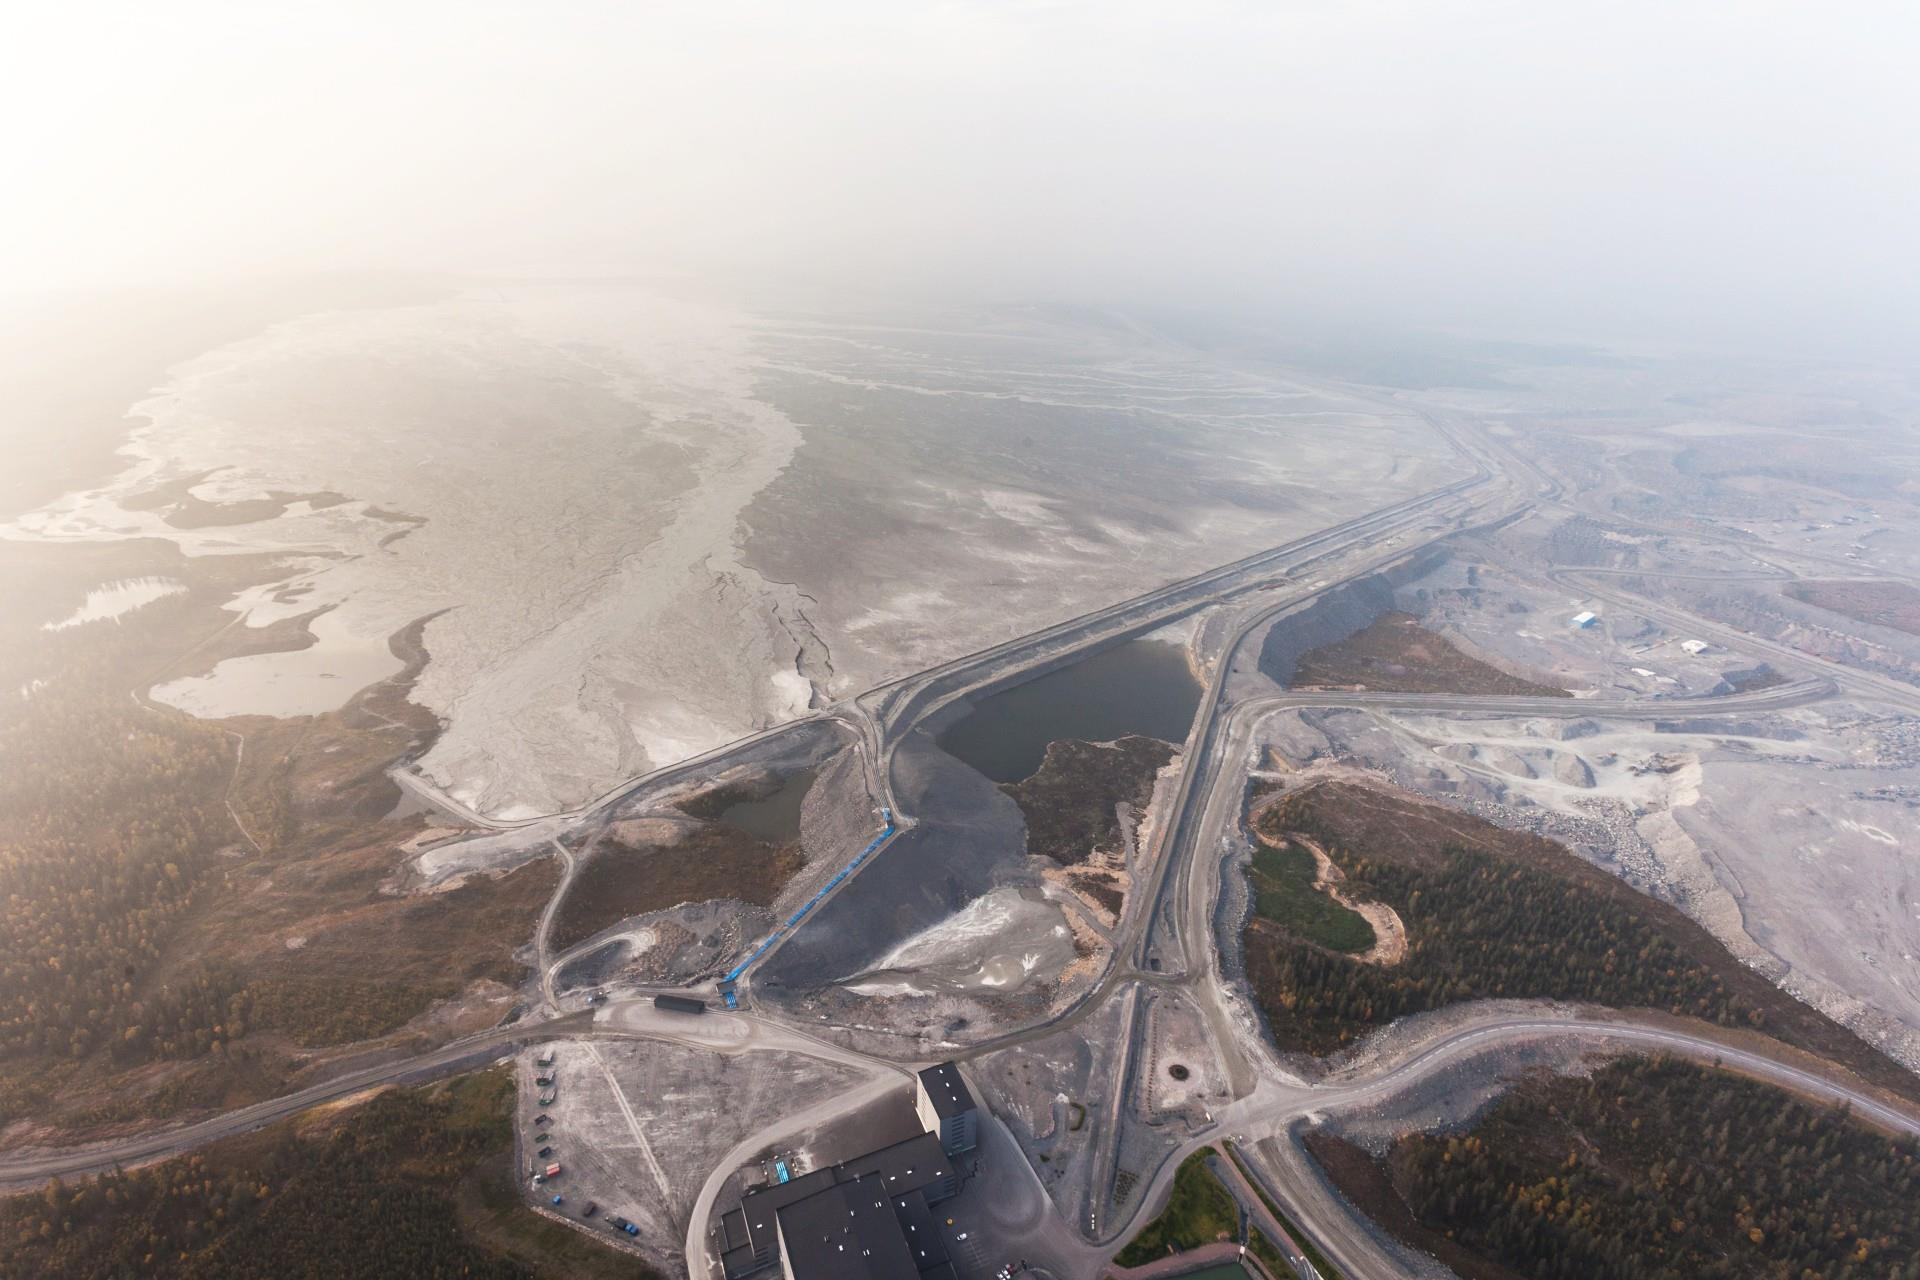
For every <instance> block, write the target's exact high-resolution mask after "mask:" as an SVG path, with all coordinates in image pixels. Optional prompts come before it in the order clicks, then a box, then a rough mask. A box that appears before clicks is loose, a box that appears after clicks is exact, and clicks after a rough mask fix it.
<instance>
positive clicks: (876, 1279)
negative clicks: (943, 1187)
mask: <svg viewBox="0 0 1920 1280" xmlns="http://www.w3.org/2000/svg"><path fill="white" fill-rule="evenodd" d="M776 1216H777V1218H778V1220H779V1224H780V1262H781V1264H782V1265H783V1266H784V1267H785V1268H786V1271H787V1275H788V1277H789V1278H790V1280H829V1278H831V1280H956V1278H955V1274H954V1270H953V1264H952V1263H951V1262H949V1261H948V1259H947V1247H946V1244H945V1243H944V1242H943V1241H942V1240H941V1239H940V1236H939V1233H938V1232H937V1231H936V1230H935V1229H934V1225H933V1212H932V1210H930V1209H928V1208H927V1199H926V1196H925V1194H924V1193H923V1192H919V1191H912V1192H909V1193H907V1194H906V1195H904V1196H894V1197H890V1196H888V1195H887V1194H886V1192H885V1191H884V1190H882V1189H881V1188H880V1186H879V1185H878V1179H876V1178H872V1177H867V1178H860V1179H856V1180H855V1181H853V1182H842V1183H839V1184H837V1185H835V1186H832V1187H829V1188H827V1189H826V1190H825V1191H821V1192H818V1193H816V1194H814V1195H811V1196H808V1197H807V1198H806V1199H804V1200H797V1201H795V1202H794V1203H792V1204H790V1205H787V1206H786V1207H785V1208H782V1209H781V1210H780V1211H779V1213H778V1214H777V1215H776Z"/></svg>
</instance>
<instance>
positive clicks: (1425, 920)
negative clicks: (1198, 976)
mask: <svg viewBox="0 0 1920 1280" xmlns="http://www.w3.org/2000/svg"><path fill="white" fill-rule="evenodd" d="M1310 796H1311V793H1303V795H1302V796H1297V797H1296V796H1290V797H1288V798H1287V799H1286V800H1283V801H1281V802H1280V804H1278V805H1276V806H1275V807H1274V809H1272V810H1269V811H1268V816H1267V818H1266V819H1265V820H1264V822H1263V829H1272V830H1276V831H1280V830H1293V831H1300V832H1303V833H1304V834H1306V835H1309V836H1312V837H1314V838H1315V839H1316V840H1318V841H1319V842H1320V843H1321V845H1322V847H1323V848H1325V849H1326V850H1327V854H1328V856H1329V857H1330V858H1332V859H1333V861H1334V862H1335V863H1336V864H1337V865H1338V866H1339V867H1340V869H1341V870H1342V871H1344V872H1345V873H1346V876H1347V883H1346V885H1345V886H1344V891H1345V892H1346V894H1347V895H1348V897H1349V898H1352V899H1354V900H1358V901H1366V900H1373V901H1378V902H1384V903H1386V904H1387V905H1388V906H1390V907H1392V908H1393V909H1394V910H1395V911H1397V912H1398V913H1399V914H1400V919H1401V921H1402V922H1403V923H1404V924H1405V925H1406V929H1407V954H1406V958H1405V959H1404V960H1403V961H1402V962H1401V963H1399V964H1397V965H1393V966H1391V967H1388V966H1381V965H1372V964H1363V963H1360V962H1358V961H1356V960H1352V959H1349V958H1347V957H1345V956H1342V955H1338V954H1336V953H1334V952H1332V951H1329V950H1327V949H1325V948H1323V947H1320V946H1317V945H1314V944H1313V943H1312V942H1310V941H1308V940H1306V939H1305V938H1303V937H1301V936H1299V935H1298V934H1295V933H1293V932H1291V931H1288V930H1286V929H1284V928H1281V927H1278V926H1275V925H1273V924H1272V923H1271V922H1269V921H1267V920H1265V919H1255V920H1254V921H1253V922H1252V924H1251V925H1250V927H1249V928H1248V929H1247V932H1246V935H1245V951H1246V964H1247V976H1248V980H1249V981H1250V982H1251V983H1252V985H1253V989H1254V992H1255V995H1256V996H1257V997H1258V999H1259V1001H1260V1006H1261V1009H1262V1011H1263V1012H1264V1013H1265V1014H1266V1017H1267V1021H1268V1023H1269V1025H1270V1026H1271V1028H1272V1030H1273V1033H1274V1036H1275V1038H1276V1039H1277V1041H1278V1042H1279V1043H1280V1044H1281V1046H1282V1047H1287V1048H1300V1049H1305V1050H1307V1051H1309V1052H1313V1053H1327V1052H1330V1051H1332V1050H1334V1049H1337V1048H1339V1047H1341V1046H1342V1045H1344V1044H1346V1043H1348V1042H1349V1041H1350V1040H1352V1039H1353V1038H1355V1037H1356V1036H1358V1035H1360V1034H1362V1033H1364V1032H1365V1031H1366V1030H1367V1029H1368V1028H1370V1027H1374V1026H1379V1025H1383V1024H1385V1023H1388V1022H1391V1021H1393V1020H1394V1019H1396V1018H1400V1017H1404V1016H1406V1015H1407V1014H1413V1013H1422V1012H1425V1011H1427V1010H1429V1009H1437V1008H1440V1007H1441V1006H1443V1005H1448V1004H1454V1003H1458V1002H1460V1001H1463V1000H1475V999H1487V998H1493V997H1515V998H1524V997H1546V998H1552V999H1562V1000H1586V1001H1592V1002H1594V1003H1597V1004H1605V1005H1613V1006H1617V1007H1644V1008H1654V1009H1663V1010H1666V1011H1668V1012H1671V1013H1676V1014H1687V1015H1691V1016H1693V1017H1698V1018H1704V1019H1706V1020H1707V1021H1710V1022H1715V1023H1719V1024H1720V1025H1723V1026H1743V1027H1758V1026H1761V1025H1762V1024H1763V1023H1764V1022H1765V1016H1764V1015H1763V1014H1762V1012H1761V1011H1760V1010H1759V1009H1757V1008H1755V1007H1754V1006H1753V1005H1751V1004H1750V1003H1748V1002H1747V1001H1746V1000H1744V999H1743V998H1741V997H1740V996H1739V995H1736V994H1735V993H1733V992H1732V991H1730V990H1728V988H1727V987H1726V985H1725V984H1724V983H1723V982H1722V981H1721V979H1720V977H1719V976H1718V975H1717V974H1715V973H1714V972H1713V970H1712V969H1710V968H1708V967H1707V966H1705V965H1703V964H1701V963H1699V962H1698V961H1696V960H1694V959H1693V958H1691V957H1689V955H1688V954H1687V953H1686V952H1685V951H1684V950H1683V949H1682V948H1681V947H1680V946H1679V945H1677V944H1676V943H1675V942H1674V941H1673V940H1672V939H1671V938H1669V937H1667V936H1666V934H1665V933H1664V932H1663V931H1662V930H1661V929H1659V928H1656V927H1655V926H1654V925H1652V924H1651V923H1649V922H1648V920H1647V919H1646V918H1645V917H1644V915H1643V914H1642V913H1641V912H1640V911H1639V910H1638V909H1637V908H1638V904H1637V903H1635V902H1633V901H1632V900H1631V899H1628V898H1623V897H1622V896H1620V895H1617V894H1608V893H1602V892H1600V891H1598V890H1596V889H1594V888H1592V887H1590V886H1589V885H1586V884H1582V883H1578V882H1575V881H1570V880H1569V879H1567V878H1566V877H1564V876H1561V875H1557V874H1555V873H1553V872H1552V871H1549V870H1546V869H1543V868H1541V867H1539V866H1537V865H1533V864H1530V863H1521V862H1516V861H1513V860H1509V859H1504V858H1501V857H1498V856H1497V855H1495V854H1492V853H1489V852H1487V851H1485V850H1482V849H1479V848H1473V847H1469V846H1466V845H1463V844H1449V845H1444V846H1442V847H1441V848H1440V850H1439V851H1438V856H1428V857H1422V858H1419V859H1417V860H1408V861H1398V860H1389V858H1384V857H1374V856H1370V855H1368V854H1363V853H1357V852H1355V851H1353V850H1351V849H1348V848H1347V847H1345V845H1344V844H1343V843H1342V840H1341V833H1340V832H1339V831H1337V830H1336V829H1335V828H1334V827H1333V826H1332V825H1331V824H1329V823H1327V822H1325V821H1323V820H1322V819H1321V815H1320V814H1319V813H1318V812H1317V811H1316V809H1315V805H1314V802H1313V800H1311V799H1310V798H1308V797H1310Z"/></svg>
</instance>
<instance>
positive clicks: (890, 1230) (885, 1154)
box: [720, 1062, 978, 1280]
mask: <svg viewBox="0 0 1920 1280" xmlns="http://www.w3.org/2000/svg"><path fill="white" fill-rule="evenodd" d="M915 1104H916V1109H917V1110H918V1111H919V1114H920V1118H921V1123H922V1124H923V1125H925V1126H926V1130H927V1131H926V1132H924V1133H918V1134H915V1135H914V1136H913V1137H911V1138H908V1139H906V1140H905V1141H903V1142H896V1143H894V1144H893V1145H892V1146H889V1147H882V1148H881V1149H880V1150H878V1151H871V1152H868V1153H867V1154H866V1155H864V1156H860V1157H858V1158H856V1159H853V1160H846V1161H843V1162H841V1163H840V1164H837V1165H833V1166H831V1167H829V1168H825V1169H815V1170H814V1171H813V1172H811V1173H808V1174H803V1175H802V1176H800V1177H798V1178H793V1179H790V1180H788V1181H786V1182H776V1183H772V1184H770V1185H768V1186H763V1187H755V1188H754V1189H753V1190H751V1191H748V1192H747V1193H746V1195H745V1196H743V1197H742V1198H741V1201H740V1207H739V1208H737V1209H733V1210H730V1211H729V1212H727V1213H725V1214H722V1215H721V1218H720V1247H721V1262H722V1263H723V1265H724V1266H725V1269H726V1274H727V1276H728V1277H729V1280H732V1278H733V1277H738V1276H745V1275H750V1274H752V1273H753V1272H756V1271H759V1270H760V1269H762V1268H763V1267H767V1266H770V1265H771V1264H772V1263H773V1261H774V1259H775V1258H776V1257H777V1258H778V1259H779V1262H780V1266H781V1269H782V1270H783V1271H784V1272H785V1274H786V1276H787V1280H958V1276H957V1273H956V1272H955V1271H954V1268H953V1263H952V1262H951V1261H949V1259H948V1255H947V1246H946V1242H945V1240H944V1239H942V1237H941V1234H940V1230H939V1227H938V1224H937V1223H936V1222H935V1220H934V1216H933V1211H932V1207H931V1206H933V1205H936V1204H939V1203H940V1202H941V1201H943V1200H946V1199H948V1198H950V1197H952V1196H953V1195H954V1194H956V1193H957V1192H958V1191H959V1189H960V1185H959V1183H960V1180H959V1177H958V1175H957V1174H956V1173H955V1171H954V1167H953V1161H952V1160H951V1159H949V1158H948V1157H949V1154H958V1153H959V1152H962V1151H966V1150H969V1149H971V1148H972V1147H973V1146H974V1144H975V1141H976V1136H977V1133H978V1129H977V1119H976V1116H975V1111H974V1104H973V1096H972V1094H971V1093H969V1092H968V1091H967V1086H966V1083H965V1082H964V1081H963V1080H961V1079H960V1073H959V1070H958V1069H957V1068H956V1067H955V1066H954V1065H953V1064H952V1063H950V1062H945V1063H941V1064H940V1065H939V1066H937V1067H930V1068H928V1069H927V1070H926V1071H923V1072H921V1073H920V1079H919V1085H918V1089H917V1094H916V1097H915Z"/></svg>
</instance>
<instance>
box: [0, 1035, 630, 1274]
mask: <svg viewBox="0 0 1920 1280" xmlns="http://www.w3.org/2000/svg"><path fill="white" fill-rule="evenodd" d="M513 1097H514V1095H513V1084H512V1080H511V1078H510V1077H509V1076H508V1074H507V1073H506V1072H504V1071H492V1072H487V1073H485V1074H482V1075H478V1076H469V1077H464V1078H462V1079H459V1080H456V1081H453V1082H451V1083H449V1084H447V1085H442V1086H436V1087H433V1088H429V1089H419V1090H393V1091H389V1092H387V1093H383V1094H381V1095H380V1096H378V1097H376V1098H374V1099H373V1100H372V1101H370V1102H368V1103H366V1104H365V1105H364V1106H361V1107H358V1108H356V1109H354V1110H352V1111H350V1112H348V1113H346V1114H345V1115H344V1116H343V1117H341V1118H339V1119H335V1120H323V1121H321V1122H320V1126H321V1127H319V1128H317V1129H314V1128H311V1127H309V1129H308V1130H307V1131H305V1132H303V1129H302V1124H303V1122H302V1121H300V1120H295V1121H290V1122H286V1123H283V1124H281V1125H278V1126H276V1127H275V1128H274V1129H272V1130H270V1131H268V1132H267V1133H266V1134H263V1135H257V1136H253V1137H249V1138H247V1139H241V1140H235V1141H233V1142H229V1143H226V1144H223V1145H221V1146H218V1147H214V1148H211V1149H210V1150H208V1151H207V1152H206V1153H204V1154H198V1155H190V1156H183V1157H180V1158H178V1159H174V1160H170V1161H167V1162H166V1163H164V1164H159V1165H154V1166H151V1167H149V1168H144V1169H135V1170H131V1171H126V1172H117V1173H112V1174H107V1175H104V1176H102V1177H99V1178H95V1179H91V1180H88V1181H86V1182H83V1183H80V1184H78V1185H75V1186H67V1185H64V1184H62V1183H59V1182H54V1183H50V1184H48V1185H47V1186H46V1187H45V1188H44V1189H43V1190H42V1191H41V1192H40V1193H38V1194H35V1195H28V1196H18V1197H15V1198H13V1199H10V1200H4V1201H0V1280H16V1278H18V1280H26V1278H27V1277H32V1278H33V1280H68V1278H73V1280H79V1278H82V1277H85V1278H87V1280H119V1278H120V1277H128V1278H131V1277H142V1278H145V1277H155V1278H161V1280H164V1278H166V1277H193V1278H194V1280H252V1278H253V1277H258V1276H263V1275H271V1276H276V1277H282V1278H285V1280H297V1278H301V1277H315V1278H316V1280H317V1278H318V1277H357V1276H367V1277H375V1276H401V1275H404V1276H422V1277H442V1276H444V1277H465V1278H467V1280H518V1278H519V1277H528V1276H532V1275H535V1274H537V1271H536V1269H535V1268H534V1267H530V1266H529V1265H527V1264H525V1263H523V1262H521V1261H519V1260H516V1259H515V1258H514V1257H512V1256H509V1255H508V1254H507V1253H504V1252H500V1251H498V1250H496V1249H494V1248H490V1247H488V1246H487V1245H485V1244H482V1243H476V1242H475V1239H474V1237H473V1234H472V1232H471V1231H470V1230H469V1229H468V1227H469V1224H467V1223H464V1222H463V1214H464V1213H466V1212H468V1211H469V1206H470V1205H471V1204H472V1202H473V1197H472V1188H473V1186H474V1184H475V1183H476V1181H477V1180H478V1179H480V1178H482V1177H486V1176H493V1177H495V1178H496V1179H498V1180H500V1181H501V1182H502V1183H503V1184H504V1183H506V1182H507V1181H509V1180H510V1175H511V1171H510V1170H509V1169H508V1168H507V1163H508V1162H509V1161H510V1160H511V1154H510V1149H511V1144H512V1133H511V1123H512V1111H513ZM308 1123H309V1125H310V1124H311V1122H308ZM509 1212H510V1213H512V1214H515V1215H519V1216H520V1217H521V1218H522V1219H524V1220H525V1221H524V1222H523V1223H522V1225H524V1226H527V1227H529V1228H534V1229H537V1228H538V1227H540V1226H543V1225H544V1224H542V1223H540V1220H539V1219H536V1218H534V1216H533V1215H532V1213H531V1212H530V1211H528V1210H526V1209H524V1208H520V1207H517V1206H516V1207H514V1208H512V1209H511V1210H509ZM563 1234H564V1232H563ZM581 1243H583V1244H584V1243H586V1242H584V1241H583V1242H581ZM610 1256H611V1255H610ZM628 1273H630V1274H631V1273H633V1269H629V1270H628ZM639 1274H641V1275H645V1274H646V1273H645V1272H644V1270H642V1271H639Z"/></svg>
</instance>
